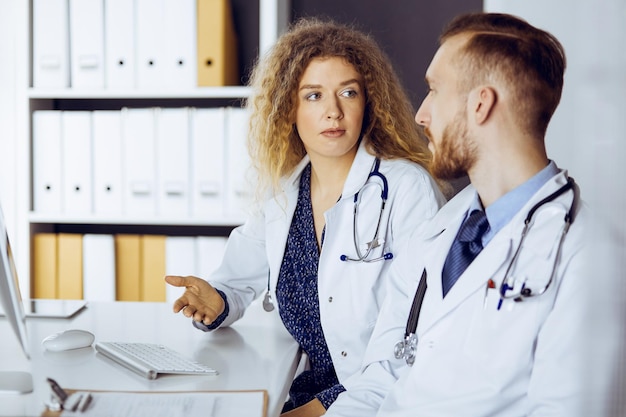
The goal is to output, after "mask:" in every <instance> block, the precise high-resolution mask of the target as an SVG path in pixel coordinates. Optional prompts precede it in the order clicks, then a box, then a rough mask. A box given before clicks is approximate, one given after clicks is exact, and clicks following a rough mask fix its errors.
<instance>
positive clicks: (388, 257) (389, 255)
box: [383, 252, 393, 261]
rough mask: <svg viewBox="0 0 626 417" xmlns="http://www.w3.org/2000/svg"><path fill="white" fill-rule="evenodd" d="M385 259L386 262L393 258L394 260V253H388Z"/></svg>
mask: <svg viewBox="0 0 626 417" xmlns="http://www.w3.org/2000/svg"><path fill="white" fill-rule="evenodd" d="M383 258H385V260H386V261H388V260H389V259H392V258H393V253H391V252H388V253H386V254H385V255H384V256H383Z"/></svg>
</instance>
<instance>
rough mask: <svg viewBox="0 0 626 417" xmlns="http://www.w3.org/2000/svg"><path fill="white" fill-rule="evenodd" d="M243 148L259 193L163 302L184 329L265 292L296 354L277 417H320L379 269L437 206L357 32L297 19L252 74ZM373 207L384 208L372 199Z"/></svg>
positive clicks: (413, 142) (234, 310) (420, 158)
mask: <svg viewBox="0 0 626 417" xmlns="http://www.w3.org/2000/svg"><path fill="white" fill-rule="evenodd" d="M251 84H252V87H253V94H252V97H251V98H250V99H249V101H248V106H249V107H250V108H251V110H252V114H251V122H250V123H251V124H250V134H249V149H250V154H251V157H252V161H253V165H254V168H255V169H256V171H257V174H258V180H259V187H257V189H260V190H262V194H260V195H263V196H265V197H264V198H259V203H258V205H257V207H256V209H255V210H254V213H253V214H251V216H250V217H249V218H248V220H247V221H246V223H245V224H244V225H242V226H240V227H238V228H236V229H235V230H233V232H232V234H231V235H230V237H229V240H228V243H227V246H226V252H225V255H224V259H223V262H222V264H221V266H220V267H219V268H218V270H217V271H216V272H215V273H214V274H213V275H212V276H211V277H210V280H209V282H208V283H207V281H205V280H203V279H200V278H195V277H178V276H168V277H166V281H167V282H168V283H169V284H171V285H174V286H178V287H186V291H185V293H184V294H183V295H182V296H181V297H180V298H179V299H178V300H177V301H176V302H175V303H174V312H179V311H182V312H183V314H184V315H185V316H187V317H190V318H192V319H193V324H194V326H195V327H197V328H200V329H202V330H211V329H215V328H217V327H220V326H228V325H230V324H232V323H233V322H234V321H236V320H237V319H239V318H240V317H241V316H242V315H243V313H244V310H245V309H246V308H247V307H248V305H249V304H250V303H251V302H252V301H253V300H255V299H256V298H258V297H259V296H261V295H263V294H265V296H266V300H265V301H266V303H265V306H266V307H267V308H266V309H267V310H270V309H272V308H273V302H272V301H271V300H272V299H273V300H276V307H277V310H278V312H279V314H280V317H281V319H282V321H283V323H284V324H285V327H286V328H287V330H288V331H289V332H290V333H291V334H292V336H293V337H294V339H295V340H296V341H297V342H298V343H299V344H300V346H301V347H302V349H303V351H304V352H305V353H306V354H307V357H308V360H309V365H310V366H308V369H307V370H306V371H304V372H303V373H301V374H300V375H299V376H297V377H296V379H295V380H294V381H293V384H292V386H291V390H290V395H289V399H288V401H287V403H286V404H285V407H284V409H283V413H284V414H283V416H303V415H311V416H319V415H322V414H323V413H324V412H325V410H326V408H328V407H329V406H330V404H331V403H332V402H333V401H334V400H335V399H336V398H337V395H338V394H339V393H341V392H342V391H344V387H343V385H342V383H343V382H344V381H345V380H346V378H347V377H349V376H350V375H352V374H354V373H355V372H357V370H358V369H359V366H360V364H361V360H362V359H363V354H364V351H365V347H366V345H367V343H368V340H369V338H370V335H371V332H372V330H373V326H374V323H375V322H376V318H377V316H378V311H379V307H380V306H381V304H382V301H383V298H384V297H385V286H384V282H383V277H384V276H385V275H384V271H385V270H386V269H387V268H388V266H389V264H390V262H391V260H392V258H393V256H394V255H395V254H396V253H397V251H398V250H400V249H401V248H402V246H403V244H404V242H405V241H406V240H407V238H408V236H409V234H410V233H411V232H412V231H413V230H414V229H416V228H417V227H418V226H419V225H420V224H421V223H422V222H424V221H425V220H427V219H429V218H431V217H432V216H433V215H434V214H435V213H436V212H437V210H438V209H439V207H440V205H441V204H442V203H443V201H444V198H443V196H442V194H441V192H440V190H439V188H438V186H437V184H436V183H435V181H434V180H433V179H432V177H431V176H430V175H429V172H428V163H429V160H430V154H429V151H428V149H427V146H426V144H425V142H424V141H423V140H422V139H421V137H420V136H419V135H418V128H417V125H416V124H415V123H414V121H413V119H412V109H411V106H410V104H409V101H408V100H407V98H406V96H405V94H404V92H403V90H402V88H401V85H400V83H399V81H398V78H397V76H396V75H395V73H394V72H393V70H392V68H391V66H390V65H389V60H388V58H387V57H386V56H385V55H384V53H383V52H382V51H381V50H380V49H379V47H378V46H377V45H376V43H375V42H374V41H373V40H372V39H371V38H370V37H368V36H367V35H365V34H363V33H361V32H359V31H356V30H354V29H352V28H349V27H347V26H343V25H340V24H336V23H334V22H327V21H320V20H317V19H307V20H301V21H299V22H297V23H296V24H295V25H294V26H293V27H292V28H291V29H290V30H289V31H288V32H287V33H285V34H284V35H283V36H282V37H281V38H280V39H279V40H278V42H277V43H276V44H275V46H274V47H273V48H272V50H271V51H270V52H269V53H268V54H267V55H266V56H265V58H264V59H263V60H262V61H261V62H260V63H259V64H258V65H257V66H256V67H255V69H254V71H253V74H252V77H251ZM385 200H386V201H385Z"/></svg>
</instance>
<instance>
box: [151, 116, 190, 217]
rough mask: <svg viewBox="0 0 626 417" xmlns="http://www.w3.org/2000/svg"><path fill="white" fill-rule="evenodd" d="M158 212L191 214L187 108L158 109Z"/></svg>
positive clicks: (177, 215) (168, 215)
mask: <svg viewBox="0 0 626 417" xmlns="http://www.w3.org/2000/svg"><path fill="white" fill-rule="evenodd" d="M155 114H156V125H157V128H156V137H157V145H156V148H157V172H158V194H157V206H158V212H159V213H158V214H159V215H160V216H161V217H166V218H167V217H176V218H181V217H184V218H186V217H188V216H189V206H190V199H189V177H190V172H189V171H190V163H189V114H188V111H187V108H163V109H157V111H156V112H155Z"/></svg>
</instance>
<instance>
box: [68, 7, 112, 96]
mask: <svg viewBox="0 0 626 417" xmlns="http://www.w3.org/2000/svg"><path fill="white" fill-rule="evenodd" d="M103 1H104V0H70V78H71V81H70V85H71V87H72V88H90V89H103V88H104V3H103Z"/></svg>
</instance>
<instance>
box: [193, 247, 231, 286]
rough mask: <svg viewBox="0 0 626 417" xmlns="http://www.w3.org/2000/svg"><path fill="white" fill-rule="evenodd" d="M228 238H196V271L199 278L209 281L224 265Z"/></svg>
mask: <svg viewBox="0 0 626 417" xmlns="http://www.w3.org/2000/svg"><path fill="white" fill-rule="evenodd" d="M226 242H227V238H225V237H223V236H198V237H196V271H197V274H198V276H199V277H202V278H204V279H209V277H210V276H211V275H212V274H213V272H215V270H216V269H217V268H218V267H219V266H220V264H221V263H222V258H224V251H225V249H226Z"/></svg>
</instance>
